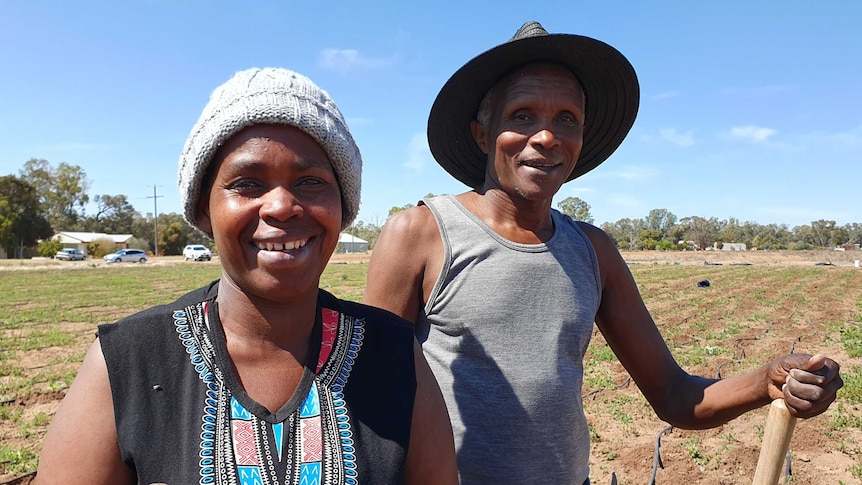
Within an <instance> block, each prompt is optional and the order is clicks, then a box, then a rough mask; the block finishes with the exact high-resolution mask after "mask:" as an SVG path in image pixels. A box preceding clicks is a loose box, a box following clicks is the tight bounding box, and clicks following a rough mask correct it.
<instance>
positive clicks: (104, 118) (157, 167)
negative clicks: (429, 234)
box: [0, 0, 862, 227]
mask: <svg viewBox="0 0 862 485" xmlns="http://www.w3.org/2000/svg"><path fill="white" fill-rule="evenodd" d="M860 18H862V3H860V2H856V1H850V0H846V1H835V2H826V3H820V4H817V3H811V2H802V1H796V0H788V1H785V2H751V1H735V0H728V1H721V2H682V1H679V2H669V1H655V2H620V1H604V2H572V1H565V2H562V1H545V2H541V3H532V2H522V1H521V2H507V1H495V2H484V3H483V2H465V1H463V0H460V1H457V2H456V1H449V0H445V1H435V2H377V3H372V2H355V1H354V2H341V1H330V2H308V1H293V2H286V1H281V2H275V1H273V2H251V1H250V2H244V3H243V4H240V2H222V1H207V2H204V1H197V0H196V1H167V0H152V1H137V2H107V1H105V2H92V1H86V0H79V1H76V2H67V1H36V0H31V1H23V0H7V1H5V2H3V3H2V4H0V45H2V47H0V175H7V174H18V171H19V170H20V169H21V167H22V166H23V164H24V162H25V161H27V160H28V159H30V158H44V159H47V160H48V161H49V162H51V163H52V164H53V165H54V166H57V165H58V164H59V163H60V162H66V163H69V164H73V165H79V166H81V167H82V168H83V169H84V170H85V171H86V173H87V176H88V178H89V180H90V181H91V182H92V186H91V188H90V191H89V194H90V196H91V198H92V197H93V196H95V195H97V194H110V195H117V194H124V195H126V196H127V197H128V198H129V201H130V202H131V203H132V204H133V205H134V206H135V208H136V209H137V210H139V211H140V212H142V213H146V212H152V211H153V199H152V198H151V196H152V195H153V186H155V187H156V192H157V193H158V195H160V196H161V197H159V198H158V199H157V203H158V211H159V213H164V212H181V210H180V206H179V197H178V195H177V189H176V170H177V169H176V166H177V158H178V156H179V153H180V150H181V149H182V145H183V142H184V141H185V138H186V136H187V135H188V133H189V130H190V129H191V127H192V125H193V124H194V122H195V121H196V120H197V117H198V115H199V114H200V111H201V110H202V109H203V106H204V104H206V101H207V99H208V98H209V94H210V93H211V92H212V90H213V89H214V88H215V87H216V86H218V85H219V84H221V83H223V82H224V81H226V80H227V79H228V78H229V77H230V76H231V75H232V74H233V73H234V72H236V71H238V70H242V69H245V68H248V67H253V66H257V67H264V66H278V67H287V68H290V69H293V70H296V71H298V72H301V73H303V74H305V75H307V76H309V77H310V78H311V79H313V80H314V81H315V82H316V83H317V84H319V85H320V86H321V87H323V88H324V89H326V90H327V91H328V92H329V93H330V94H331V95H332V97H333V98H334V99H335V101H336V103H337V104H338V105H339V107H340V108H341V110H342V112H343V113H344V115H345V117H346V118H347V121H348V125H349V126H350V128H351V131H352V132H353V134H354V137H355V138H356V141H357V143H358V145H359V147H360V149H361V151H362V154H363V159H364V173H363V191H362V192H363V202H362V207H361V210H360V213H359V219H360V220H364V221H366V222H369V223H378V224H382V223H383V222H384V221H385V219H386V217H387V215H388V212H389V209H390V208H391V207H392V206H401V205H404V204H408V203H415V202H416V201H417V200H418V199H419V198H421V197H422V196H424V195H425V194H427V193H429V192H430V193H436V194H440V193H459V192H462V191H464V190H466V187H465V186H463V185H461V184H460V183H458V182H457V181H455V180H454V179H452V178H451V177H449V176H448V174H446V173H445V172H444V171H443V170H442V169H441V168H440V167H439V166H438V165H437V164H436V163H435V162H434V160H433V159H432V158H431V154H430V152H429V151H428V146H427V141H426V138H425V129H426V121H427V115H428V111H429V109H430V107H431V104H432V102H433V100H434V98H435V96H436V94H437V91H438V90H439V89H440V87H441V86H442V85H443V84H444V83H445V82H446V80H447V79H448V77H449V76H450V75H451V74H452V73H454V72H455V70H457V69H458V68H459V67H460V66H461V65H463V64H464V63H465V62H467V61H468V60H469V59H471V58H472V57H473V56H475V55H477V54H479V53H480V52H482V51H484V50H486V49H488V48H490V47H493V46H494V45H496V44H498V43H501V42H503V41H505V40H507V39H508V38H509V37H511V35H512V34H513V33H514V32H515V30H517V28H518V27H519V26H520V25H521V24H522V23H523V22H524V21H527V20H538V21H539V22H541V23H542V24H543V25H544V26H545V28H546V29H547V30H548V31H550V32H567V33H577V34H582V35H588V36H591V37H595V38H598V39H600V40H603V41H605V42H607V43H609V44H611V45H613V46H614V47H616V48H617V49H619V50H620V51H621V52H622V53H623V54H625V55H626V57H628V59H629V60H630V61H631V63H632V64H633V65H634V67H635V70H636V71H637V72H638V76H639V79H640V84H641V106H640V112H639V115H638V119H637V121H636V122H635V125H634V127H633V129H632V131H631V132H630V134H629V136H628V138H627V139H626V141H625V142H624V143H623V145H622V146H621V147H620V148H619V149H618V150H617V152H616V153H615V154H614V155H613V156H612V157H611V158H610V159H609V160H608V161H606V162H605V163H604V164H603V165H601V166H600V167H599V168H597V169H595V170H593V171H592V172H590V173H588V174H587V175H585V176H583V177H581V178H579V179H577V180H575V181H573V182H570V183H568V184H566V185H564V186H563V188H562V190H561V191H560V193H559V194H558V199H557V200H559V199H562V198H564V197H567V196H576V197H580V198H581V199H583V200H585V201H586V202H587V203H589V204H590V205H591V207H592V214H593V216H594V217H595V220H596V222H597V223H598V224H600V223H602V222H605V221H616V220H618V219H620V218H624V217H629V218H641V217H644V216H646V215H647V213H648V212H649V210H651V209H655V208H665V209H668V210H670V211H671V212H673V213H674V214H676V215H677V216H678V217H685V216H701V217H712V216H714V217H718V218H720V219H726V218H729V217H735V218H737V219H740V220H741V221H754V222H758V223H761V224H769V223H783V224H788V225H789V226H791V227H793V226H796V225H801V224H808V223H810V222H811V221H813V220H818V219H827V220H834V221H836V222H837V223H838V224H841V225H843V224H846V223H849V222H862V195H860V193H862V176H861V175H862V174H860V172H862V168H860V167H862V163H860V161H862V156H860V155H862V37H860V34H859V30H858V29H859V19H860ZM148 197H150V198H148Z"/></svg>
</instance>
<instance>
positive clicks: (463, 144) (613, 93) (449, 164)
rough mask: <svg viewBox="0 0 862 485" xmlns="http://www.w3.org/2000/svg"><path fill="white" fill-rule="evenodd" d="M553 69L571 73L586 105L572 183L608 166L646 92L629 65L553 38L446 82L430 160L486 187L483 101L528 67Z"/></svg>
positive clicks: (491, 53) (488, 59)
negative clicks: (480, 133)
mask: <svg viewBox="0 0 862 485" xmlns="http://www.w3.org/2000/svg"><path fill="white" fill-rule="evenodd" d="M536 62H551V63H555V64H560V65H562V66H564V67H566V68H568V69H569V70H570V71H572V73H573V74H574V75H575V76H576V77H577V78H578V80H579V81H580V82H581V87H582V88H583V90H584V96H585V98H586V113H585V121H584V123H585V126H584V140H583V146H582V148H581V155H580V157H579V158H578V163H577V165H575V168H574V170H573V171H572V173H571V174H570V175H569V177H568V179H567V180H566V181H569V180H573V179H575V178H577V177H580V176H581V175H583V174H585V173H587V172H589V171H590V170H592V169H594V168H596V167H597V166H599V164H601V163H602V162H604V161H605V160H606V159H607V158H608V157H609V156H611V154H612V153H613V152H614V150H616V149H617V147H619V146H620V144H621V143H622V141H623V139H624V138H625V137H626V135H627V134H628V132H629V130H630V129H631V127H632V125H633V124H634V121H635V118H636V116H637V111H638V104H639V102H640V87H639V85H638V80H637V75H636V74H635V71H634V68H633V67H632V65H631V64H630V63H629V61H628V60H627V59H626V58H625V57H624V56H623V55H622V54H621V53H620V52H619V51H617V50H616V49H614V48H613V47H611V46H610V45H608V44H605V43H604V42H601V41H599V40H596V39H592V38H590V37H584V36H580V35H573V34H549V35H542V36H536V37H528V38H524V39H519V40H514V41H510V42H507V43H505V44H501V45H499V46H497V47H494V48H492V49H490V50H488V51H486V52H484V53H482V54H480V55H478V56H476V57H475V58H473V59H472V60H471V61H470V62H468V63H467V64H465V65H464V66H463V67H461V69H459V70H458V71H457V72H455V74H453V75H452V77H451V78H449V80H448V81H447V82H446V84H445V85H444V86H443V88H442V89H441V90H440V93H439V94H438V95H437V99H436V100H435V101H434V104H433V106H432V107H431V114H430V115H429V117H428V144H429V147H430V149H431V154H432V155H433V156H434V158H435V159H436V160H437V163H439V164H440V165H441V166H442V167H443V168H444V169H445V170H446V171H447V172H449V174H451V175H452V176H453V177H455V178H456V179H458V180H459V181H461V182H463V183H464V184H466V185H468V186H469V187H472V188H478V187H481V186H482V184H483V183H484V181H485V165H486V163H487V159H488V157H487V155H486V154H485V153H483V152H482V150H480V149H479V146H478V145H477V144H476V142H475V140H474V139H473V135H472V133H471V131H470V122H471V121H473V120H474V119H475V118H476V111H477V110H478V108H479V103H480V102H481V101H482V97H484V96H485V93H487V92H488V90H489V89H491V88H492V87H493V86H494V84H495V83H496V82H497V81H499V80H500V78H501V77H503V76H504V75H505V74H507V73H508V72H510V71H512V70H514V69H517V68H518V67H521V66H523V65H526V64H531V63H536Z"/></svg>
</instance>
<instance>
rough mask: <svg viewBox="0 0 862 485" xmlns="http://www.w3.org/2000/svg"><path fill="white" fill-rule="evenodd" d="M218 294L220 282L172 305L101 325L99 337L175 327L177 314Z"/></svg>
mask: <svg viewBox="0 0 862 485" xmlns="http://www.w3.org/2000/svg"><path fill="white" fill-rule="evenodd" d="M217 292H218V280H216V281H213V282H212V283H210V284H209V285H207V286H204V287H201V288H198V289H196V290H192V291H190V292H188V293H186V294H184V295H182V296H180V297H179V298H177V299H176V300H174V301H173V302H172V303H167V304H162V305H156V306H152V307H150V308H147V309H145V310H141V311H139V312H136V313H133V314H131V315H129V316H126V317H123V318H121V319H120V320H118V321H116V322H114V323H107V324H102V325H99V332H98V334H99V336H100V337H102V336H104V335H106V334H109V333H117V332H122V333H125V334H141V333H149V332H152V331H153V329H160V328H161V327H162V326H164V325H173V324H174V320H175V318H176V317H177V316H178V313H177V312H184V311H185V309H186V308H188V307H190V306H195V305H198V304H200V303H202V302H204V301H207V300H211V299H214V298H215V296H216V294H217Z"/></svg>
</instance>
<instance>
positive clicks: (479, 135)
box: [470, 120, 488, 155]
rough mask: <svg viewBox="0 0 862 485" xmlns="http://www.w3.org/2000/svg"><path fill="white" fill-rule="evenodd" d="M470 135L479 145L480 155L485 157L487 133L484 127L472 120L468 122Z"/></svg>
mask: <svg viewBox="0 0 862 485" xmlns="http://www.w3.org/2000/svg"><path fill="white" fill-rule="evenodd" d="M470 133H472V134H473V140H474V141H475V142H476V144H477V145H479V149H480V150H482V153H484V154H485V155H487V154H488V136H487V135H488V133H487V132H486V131H485V127H484V126H482V125H481V124H479V122H478V121H476V120H473V121H471V122H470Z"/></svg>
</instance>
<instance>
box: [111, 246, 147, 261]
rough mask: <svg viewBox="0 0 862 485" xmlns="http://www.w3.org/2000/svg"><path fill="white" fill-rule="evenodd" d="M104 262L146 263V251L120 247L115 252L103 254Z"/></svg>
mask: <svg viewBox="0 0 862 485" xmlns="http://www.w3.org/2000/svg"><path fill="white" fill-rule="evenodd" d="M104 259H105V262H106V263H120V262H122V261H129V262H132V263H146V262H147V253H145V252H144V250H143V249H121V250H119V251H117V252H115V253H111V254H106V255H105V258H104Z"/></svg>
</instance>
